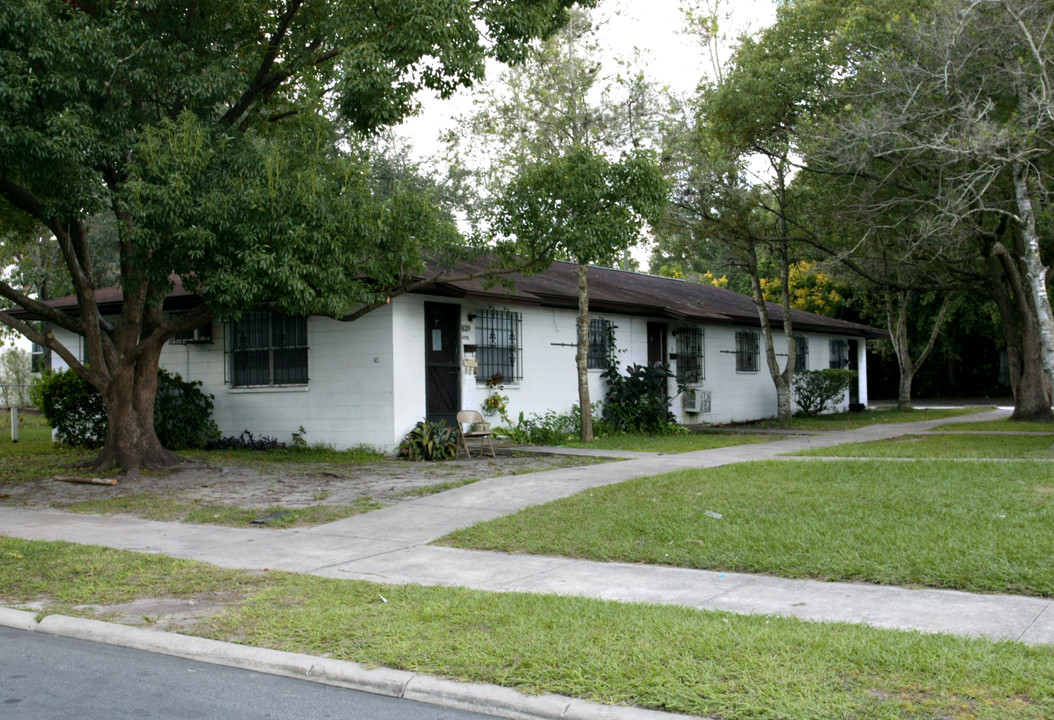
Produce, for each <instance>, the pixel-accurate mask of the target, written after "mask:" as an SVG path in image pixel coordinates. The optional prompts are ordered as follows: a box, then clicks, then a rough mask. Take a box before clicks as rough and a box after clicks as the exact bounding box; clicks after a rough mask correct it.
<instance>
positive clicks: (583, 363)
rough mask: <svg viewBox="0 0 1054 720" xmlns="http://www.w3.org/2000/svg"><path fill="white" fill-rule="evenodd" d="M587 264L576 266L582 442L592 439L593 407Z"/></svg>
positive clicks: (577, 356) (577, 353)
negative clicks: (590, 387) (590, 376)
mask: <svg viewBox="0 0 1054 720" xmlns="http://www.w3.org/2000/svg"><path fill="white" fill-rule="evenodd" d="M588 269H589V267H588V266H587V265H579V266H578V351H577V352H576V353H575V363H576V364H577V366H578V407H579V408H581V413H580V414H581V417H582V420H581V428H580V437H581V439H582V442H590V441H591V440H592V439H593V409H592V407H591V405H592V403H591V402H590V399H589V280H588V276H587V271H588Z"/></svg>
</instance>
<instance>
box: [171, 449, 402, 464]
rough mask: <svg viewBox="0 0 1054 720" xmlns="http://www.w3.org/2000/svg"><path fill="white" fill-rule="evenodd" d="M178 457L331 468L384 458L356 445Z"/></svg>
mask: <svg viewBox="0 0 1054 720" xmlns="http://www.w3.org/2000/svg"><path fill="white" fill-rule="evenodd" d="M180 455H182V456H184V457H187V458H190V459H192V460H199V461H201V462H207V463H215V464H223V463H225V462H227V461H234V462H236V463H238V464H239V465H249V466H252V467H260V466H265V465H268V464H272V463H273V464H278V465H282V464H290V463H330V464H333V465H365V464H366V463H371V462H378V461H381V460H386V459H387V456H386V455H385V454H384V453H382V452H381V451H380V450H377V449H376V448H373V447H370V446H368V445H360V446H357V447H353V448H349V449H348V450H336V449H334V448H333V447H332V446H330V445H325V444H319V445H309V446H307V447H285V448H276V449H274V450H265V451H261V450H235V449H230V450H184V451H181V452H180Z"/></svg>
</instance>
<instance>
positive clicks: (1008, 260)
mask: <svg viewBox="0 0 1054 720" xmlns="http://www.w3.org/2000/svg"><path fill="white" fill-rule="evenodd" d="M987 260H988V269H989V274H988V276H989V284H990V287H991V288H992V296H993V298H994V299H995V303H996V307H997V308H998V310H999V318H1000V320H1001V322H1000V325H1001V326H1002V328H1003V338H1004V340H1005V342H1006V348H1007V360H1008V363H1009V368H1010V386H1011V389H1012V390H1013V393H1014V413H1013V415H1011V418H1010V419H1011V420H1020V421H1032V422H1054V412H1052V411H1051V386H1050V383H1049V382H1048V380H1047V376H1046V372H1045V371H1044V368H1043V362H1042V359H1041V357H1040V349H1039V328H1038V323H1037V321H1036V317H1035V313H1034V312H1033V310H1032V298H1031V296H1030V294H1029V292H1028V291H1027V290H1026V289H1025V287H1024V285H1023V283H1022V282H1021V274H1020V271H1019V265H1018V261H1017V260H1016V259H1015V258H1013V257H1011V254H1010V253H1009V251H1007V250H1006V249H1005V248H1004V247H1003V246H1002V245H1001V244H999V243H996V244H995V245H994V246H993V247H992V248H990V249H989V252H988V256H987Z"/></svg>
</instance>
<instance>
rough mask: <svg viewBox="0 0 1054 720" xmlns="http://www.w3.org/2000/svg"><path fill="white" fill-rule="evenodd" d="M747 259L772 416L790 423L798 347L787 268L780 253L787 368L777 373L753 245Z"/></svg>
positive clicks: (778, 367) (788, 268) (774, 349)
mask: <svg viewBox="0 0 1054 720" xmlns="http://www.w3.org/2000/svg"><path fill="white" fill-rule="evenodd" d="M748 256H749V259H750V263H749V267H748V271H749V273H750V287H751V290H752V292H753V295H754V304H755V305H756V306H757V309H758V320H759V321H760V323H761V335H762V337H763V338H764V340H765V363H766V365H767V367H768V369H769V375H770V376H771V377H772V384H773V385H775V387H776V417H777V418H778V419H780V420H790V419H791V418H792V417H794V406H793V404H792V403H791V383H792V380H793V379H794V365H795V362H796V360H797V356H798V352H797V351H798V347H797V344H796V341H795V338H794V325H793V323H792V321H791V310H790V288H789V277H790V266H789V264H788V260H787V256H786V254H785V253H784V254H783V255H782V256H781V258H782V261H783V262H782V267H781V276H782V277H781V279H782V283H783V332H784V335H785V336H786V338H787V365H786V366H785V367H784V368H783V370H780V366H779V358H778V357H776V346H775V341H774V339H773V336H772V321H771V318H770V317H769V308H768V303H766V301H765V296H764V293H763V292H762V290H761V277H760V274H759V272H758V261H757V253H756V250H755V249H754V247H753V246H751V247H750V249H749V251H748Z"/></svg>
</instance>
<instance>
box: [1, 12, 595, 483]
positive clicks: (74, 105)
mask: <svg viewBox="0 0 1054 720" xmlns="http://www.w3.org/2000/svg"><path fill="white" fill-rule="evenodd" d="M573 4H574V0H398V1H395V0H393V1H391V2H383V3H374V2H360V1H358V0H343V1H335V0H197V1H196V2H180V1H179V0H140V1H139V2H129V1H127V0H25V1H23V2H18V3H2V4H0V222H5V221H14V220H18V221H22V222H24V221H25V220H26V219H30V220H32V221H35V222H36V223H38V224H39V225H43V226H44V227H46V228H47V229H48V230H49V231H50V233H51V234H53V236H54V238H55V241H57V245H58V248H59V251H60V253H61V256H62V263H63V265H64V267H65V270H66V272H67V273H68V275H69V278H70V281H71V283H72V286H73V288H74V291H75V292H76V294H77V297H78V304H79V308H78V312H77V313H76V314H72V315H71V314H65V313H61V312H57V311H55V310H52V309H50V308H49V307H47V306H45V305H43V304H42V303H40V302H39V301H38V300H37V299H36V298H35V297H32V296H31V295H30V294H29V293H26V292H24V291H23V288H22V287H19V286H16V285H15V284H13V283H11V282H0V295H2V296H3V297H4V298H5V299H6V300H7V301H8V302H9V303H10V304H14V305H18V306H21V307H22V308H23V309H25V310H27V311H29V312H31V313H33V314H35V315H36V316H38V317H40V318H42V319H43V320H45V321H46V322H48V323H50V324H51V325H53V326H57V327H60V328H64V329H66V330H68V331H71V332H73V333H76V334H77V335H80V336H82V337H83V339H84V340H83V344H84V348H85V351H86V358H85V359H86V362H85V363H82V362H80V361H79V359H78V358H77V357H75V356H74V354H73V353H72V352H70V350H69V349H68V348H65V347H63V346H62V345H61V344H59V343H58V342H57V341H56V340H55V338H54V336H52V335H50V334H44V333H42V332H40V331H38V330H37V329H35V328H34V327H32V326H30V325H29V324H27V323H25V322H23V321H22V320H20V319H18V318H17V317H12V316H11V315H9V314H8V313H3V312H0V322H2V323H4V324H6V325H8V326H11V327H14V328H15V329H17V330H19V331H20V332H22V333H23V334H25V335H27V336H28V337H30V338H31V339H32V340H34V341H35V342H37V343H40V344H42V345H45V346H48V347H50V348H51V349H52V350H54V351H55V352H56V353H58V354H59V355H61V356H62V357H63V359H64V360H65V361H66V362H67V363H68V364H70V365H71V366H72V367H73V368H74V369H75V370H77V371H78V372H79V373H81V374H82V375H83V376H84V377H85V378H87V379H88V380H89V381H90V382H91V383H92V384H93V385H95V387H97V388H98V389H99V390H100V392H101V393H102V395H103V398H104V400H105V401H106V407H107V413H108V416H109V420H110V436H109V437H108V439H107V443H106V446H105V447H104V450H103V453H102V455H101V456H100V458H99V464H100V465H110V464H114V463H116V464H118V465H120V466H122V467H124V468H126V469H130V468H134V467H137V466H139V465H144V464H146V465H164V464H166V463H169V462H172V461H173V460H174V457H173V456H171V455H170V454H168V453H167V452H166V451H164V450H163V449H162V448H161V447H160V445H159V444H158V442H157V439H156V435H155V434H154V431H153V425H152V417H153V398H154V395H155V393H156V371H157V365H158V357H159V353H160V350H161V346H162V345H163V343H164V342H165V341H166V340H168V339H169V338H171V337H173V336H174V335H175V334H177V333H178V332H181V331H184V330H187V329H191V328H193V327H194V326H196V325H200V324H203V323H205V322H208V321H209V320H210V319H211V318H213V317H220V318H222V317H228V316H233V315H237V314H238V313H239V312H240V311H242V310H244V309H246V308H248V307H251V306H253V305H255V304H258V303H261V302H268V303H273V304H274V307H276V308H277V309H279V310H283V311H286V312H294V313H308V312H313V313H326V314H330V315H334V316H338V317H340V316H343V315H345V314H346V313H348V312H349V311H350V310H352V309H353V308H355V307H357V306H359V305H361V304H363V303H365V304H370V303H371V302H376V301H377V300H378V299H383V297H384V296H385V295H386V294H387V293H388V292H389V291H390V290H391V289H392V288H397V289H405V288H406V287H407V282H408V280H407V279H408V278H409V277H411V276H413V275H414V274H415V273H419V272H420V271H421V270H422V269H423V256H424V255H425V254H426V253H427V252H429V251H435V250H437V249H442V248H446V247H448V246H449V245H450V244H451V241H452V240H453V239H454V238H455V237H456V234H455V232H454V229H453V227H452V225H451V224H450V223H449V222H448V221H447V219H446V217H445V216H444V215H443V214H442V213H438V212H436V211H435V210H434V205H433V204H432V203H431V202H430V201H429V199H428V198H427V197H426V196H424V195H423V194H422V193H421V192H420V191H419V189H417V188H413V187H410V188H404V189H400V188H399V187H395V188H388V189H386V191H385V192H383V193H379V192H377V188H376V187H375V185H374V184H373V183H372V182H371V178H370V172H369V162H368V158H366V157H365V156H364V153H363V152H362V151H361V150H360V145H361V143H360V141H359V140H358V139H357V136H359V135H361V134H363V133H369V132H372V131H375V130H377V129H379V128H382V127H384V126H387V125H391V124H393V123H396V122H398V121H399V120H401V119H402V118H404V117H405V116H406V115H407V114H409V113H410V112H412V110H413V108H414V105H415V101H414V97H415V93H417V92H418V91H419V90H422V89H427V90H432V91H435V92H437V93H439V94H440V95H447V94H449V93H451V92H453V91H454V90H455V89H457V88H458V87H461V86H465V85H468V84H470V83H472V82H473V81H474V80H476V79H477V78H479V77H480V76H481V75H482V73H483V68H484V64H485V61H486V59H487V58H488V57H489V56H492V57H495V58H497V59H499V60H502V61H510V60H518V59H521V58H522V57H523V56H524V54H525V52H526V49H527V47H528V46H529V44H530V41H531V40H532V39H534V38H536V37H546V36H548V35H550V34H552V33H553V32H554V31H555V30H556V29H557V28H558V27H560V25H561V24H562V23H563V22H565V20H566V15H567V11H568V8H569V7H570V6H571V5H573ZM584 4H590V2H589V1H588V0H586V2H585V3H584ZM101 215H102V216H109V217H110V218H111V219H112V221H113V225H114V227H115V228H116V232H115V233H113V239H112V245H115V246H116V247H111V250H112V251H113V254H114V255H115V256H116V257H117V258H118V264H119V274H120V284H121V287H122V289H123V293H124V306H123V310H122V313H121V316H120V319H119V321H118V322H116V323H110V322H107V321H105V320H103V319H101V317H100V316H99V312H98V308H97V306H96V304H95V290H96V289H97V288H96V279H95V278H96V274H95V272H94V270H95V268H94V265H95V263H96V257H95V248H93V246H92V244H91V243H89V242H88V231H87V221H88V219H89V218H96V217H99V216H101ZM0 230H3V228H0ZM3 235H4V233H2V232H0V236H3ZM8 249H9V248H4V250H5V255H6V254H8V253H7V250H8ZM174 276H179V277H180V278H182V281H183V283H184V284H185V285H187V286H189V287H191V288H192V289H193V290H194V291H195V292H197V293H198V294H199V295H200V296H201V298H202V299H203V302H202V304H201V305H200V306H198V307H196V308H194V309H193V310H191V311H190V312H188V313H187V314H185V315H183V316H181V317H180V318H179V319H172V318H167V317H165V316H164V315H163V314H162V313H161V303H162V300H163V296H164V294H165V293H166V292H167V291H168V290H169V289H170V288H171V283H172V278H173V277H174ZM367 278H368V280H367Z"/></svg>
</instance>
